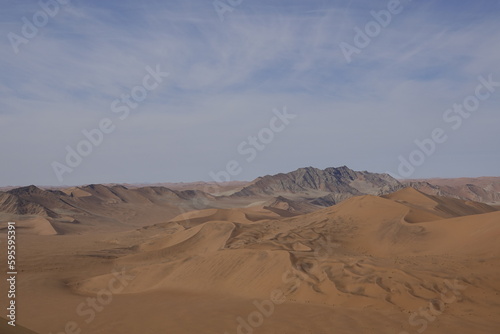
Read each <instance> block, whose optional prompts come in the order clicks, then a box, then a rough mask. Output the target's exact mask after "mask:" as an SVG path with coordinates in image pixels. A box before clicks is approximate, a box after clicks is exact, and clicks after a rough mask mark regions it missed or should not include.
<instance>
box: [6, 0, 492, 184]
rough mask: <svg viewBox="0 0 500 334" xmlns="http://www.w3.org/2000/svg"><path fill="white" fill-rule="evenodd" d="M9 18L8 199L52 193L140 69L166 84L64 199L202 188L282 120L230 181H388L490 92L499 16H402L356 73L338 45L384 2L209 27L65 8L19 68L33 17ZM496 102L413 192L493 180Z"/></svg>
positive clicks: (124, 7) (241, 18) (186, 11)
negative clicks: (85, 186)
mask: <svg viewBox="0 0 500 334" xmlns="http://www.w3.org/2000/svg"><path fill="white" fill-rule="evenodd" d="M10 2H11V3H10V5H6V6H4V7H3V8H4V10H3V11H2V13H1V14H0V20H1V21H2V24H1V25H0V35H2V36H4V38H3V39H2V45H1V46H2V47H1V49H0V64H1V66H2V71H1V73H0V130H1V131H2V136H3V140H2V142H1V143H0V154H1V156H2V169H1V171H2V173H1V178H0V184H4V185H6V184H28V183H36V184H55V183H57V179H56V178H55V176H54V173H53V171H52V170H51V167H50V163H51V162H52V161H53V160H58V159H59V160H61V159H62V158H63V157H64V147H65V146H66V145H71V144H74V143H76V142H78V140H80V139H81V138H80V136H81V132H80V131H81V130H82V129H83V128H85V127H91V126H95V124H96V123H97V122H98V121H99V119H101V118H102V117H106V115H111V111H110V103H111V102H112V101H113V100H114V99H116V98H119V97H120V95H121V94H123V93H126V92H128V91H130V88H131V87H133V86H135V85H137V84H138V83H139V82H140V80H142V77H143V76H144V68H145V66H147V65H154V64H161V66H162V69H164V70H166V71H168V72H169V73H170V76H169V77H168V79H166V80H165V82H164V84H162V86H161V88H159V89H158V90H155V91H154V92H152V93H151V95H150V96H148V99H147V100H146V101H144V103H142V104H141V106H140V108H138V109H137V110H135V111H134V112H133V115H131V117H130V118H129V119H128V120H127V121H126V122H124V123H122V124H119V128H118V130H117V131H116V132H115V133H113V135H112V136H111V137H110V139H109V140H108V141H107V142H106V143H105V144H104V145H103V146H102V147H99V148H98V150H96V152H95V153H93V154H92V156H89V158H88V160H87V161H86V162H85V163H84V164H83V165H82V167H81V168H80V169H79V170H78V171H76V172H75V173H73V174H71V175H70V176H68V178H67V181H66V182H67V183H69V184H79V183H90V182H125V181H127V182H142V181H151V182H153V181H180V180H184V181H187V180H196V179H205V180H207V179H209V177H208V172H209V171H210V170H215V169H217V168H219V167H220V164H223V163H224V162H225V161H227V160H228V159H230V158H231V155H233V154H234V152H235V149H234V146H235V145H237V144H238V143H239V142H241V140H243V139H244V138H245V137H246V136H248V135H250V134H252V132H253V131H255V130H258V129H259V128H260V127H261V126H263V125H264V124H265V122H266V121H267V120H268V117H269V115H270V112H271V110H272V109H273V108H276V107H282V106H284V105H286V106H288V108H289V109H290V110H291V111H293V112H294V113H296V114H299V115H300V121H299V120H297V122H295V123H294V124H293V126H290V128H289V129H287V132H286V133H284V134H283V135H282V136H281V135H280V138H279V140H278V141H277V142H276V144H273V145H272V147H269V148H268V149H266V152H265V154H263V155H262V156H260V157H259V159H257V160H256V161H255V162H254V163H253V164H252V165H251V166H248V168H247V169H246V170H245V171H244V172H243V173H242V174H241V175H239V178H242V179H251V178H253V177H256V176H258V175H260V174H266V173H270V172H276V171H286V170H290V169H293V168H296V167H300V166H308V165H316V166H319V167H326V166H331V165H333V166H335V165H344V164H347V165H349V166H352V167H353V168H359V169H368V170H374V171H380V172H385V171H387V170H390V169H391V168H392V166H394V165H395V164H396V163H397V156H398V155H399V154H400V153H401V152H404V151H405V150H407V149H408V147H410V146H411V145H412V143H413V140H414V138H415V137H418V136H425V135H426V134H427V132H428V131H429V130H430V129H432V128H434V127H436V126H437V125H438V124H439V122H440V118H441V116H442V112H443V111H444V110H445V109H446V108H448V107H449V105H450V104H452V103H453V102H454V101H457V100H460V99H462V98H463V97H464V96H465V95H467V94H469V93H470V90H471V89H473V88H474V85H475V82H476V81H477V76H478V75H481V74H482V75H487V74H489V73H494V75H496V76H495V77H496V78H497V79H498V80H499V81H500V71H498V59H500V43H499V42H500V37H499V35H498V34H497V33H496V32H497V31H498V30H499V28H500V22H498V19H497V18H498V14H499V13H500V6H499V5H498V4H497V3H495V2H489V1H482V2H481V1H480V2H474V3H472V2H471V3H470V4H462V3H461V4H453V6H451V5H449V4H447V3H445V2H444V1H433V2H425V3H423V2H418V1H413V2H411V3H409V4H408V5H407V6H405V9H404V11H403V12H402V13H401V14H399V15H398V16H396V17H394V18H393V21H392V22H391V24H390V25H389V26H388V27H387V28H384V30H383V31H382V32H381V33H380V35H379V36H378V37H377V38H376V39H374V40H373V41H372V42H371V44H370V45H369V47H367V48H366V49H364V50H363V52H361V53H360V54H359V55H357V56H356V59H355V61H353V62H352V63H351V64H347V63H346V61H345V59H344V57H343V55H342V52H341V50H340V48H339V43H340V42H342V41H347V42H352V39H353V37H354V30H353V28H354V27H355V26H359V27H362V26H364V24H366V23H367V22H368V21H369V20H370V19H372V18H371V16H370V11H371V10H381V9H384V8H386V6H387V1H363V2H358V1H356V2H353V1H346V0H344V1H319V0H318V1H310V2H307V3H304V2H303V1H290V2H287V3H286V4H284V3H281V2H279V1H271V2H269V1H263V0H245V1H244V2H243V3H242V5H241V6H238V7H237V8H236V9H235V10H234V11H233V12H231V14H230V15H228V16H227V19H225V20H224V22H220V20H219V18H218V15H217V13H216V12H215V10H214V8H213V6H212V3H211V2H210V1H189V2H186V1H184V2H181V1H168V2H165V1H148V2H146V3H137V2H133V1H106V2H99V1H78V0H73V1H71V3H70V4H69V5H66V6H61V9H60V12H59V13H58V14H57V15H56V16H55V17H54V18H52V19H51V20H50V22H48V23H47V25H46V26H44V27H43V28H41V29H40V31H39V33H38V35H37V36H36V37H35V38H33V39H32V40H30V41H29V43H27V44H25V45H24V44H23V45H20V52H19V53H18V54H15V53H14V52H13V50H12V47H11V45H10V43H9V40H8V39H7V37H6V36H7V34H8V33H9V32H15V33H20V30H21V27H22V24H23V22H22V20H21V19H22V17H23V16H25V17H27V18H30V16H32V15H33V13H35V12H36V11H37V10H39V9H40V8H39V5H38V4H37V2H34V1H10ZM499 101H500V94H497V95H495V96H493V97H492V98H491V99H489V100H488V101H487V102H486V103H485V104H484V105H483V106H482V107H481V110H480V111H478V112H477V114H475V115H474V117H473V118H471V121H470V122H469V123H468V124H467V126H466V127H464V130H463V132H461V133H460V134H459V133H457V134H456V135H457V138H456V139H451V140H450V141H449V142H448V143H446V147H444V148H443V151H442V152H443V153H442V155H439V154H436V156H435V157H434V158H433V160H430V161H429V162H428V163H427V164H426V166H425V168H423V169H421V170H420V171H419V172H417V173H416V174H415V177H418V176H448V175H449V176H457V175H460V174H465V173H466V174H469V175H482V174H494V173H497V170H498V165H499V163H500V160H498V158H496V160H495V159H492V158H490V157H491V156H497V157H498V156H500V155H499V154H498V153H499V149H498V145H496V144H495V141H494V140H491V138H492V136H494V135H496V132H498V131H497V129H496V127H497V125H498V120H499V119H498V118H499V116H498V110H497V109H498V108H497V106H498V102H499ZM495 122H496V123H495ZM460 136H463V137H460ZM466 136H467V137H468V139H467V143H468V145H463V140H464V139H463V138H464V137H466ZM478 147H480V148H481V151H482V152H486V153H484V155H483V156H484V157H488V158H484V159H485V160H484V161H487V162H488V163H482V162H481V161H482V160H481V159H483V158H481V157H478V156H477V154H476V153H475V152H476V150H477V149H478ZM444 156H446V159H445V160H443V159H441V158H440V157H444ZM469 157H474V159H469ZM201 161H202V163H201ZM458 165H460V167H457V166H458ZM418 173H420V174H418Z"/></svg>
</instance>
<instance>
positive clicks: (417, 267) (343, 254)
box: [0, 188, 500, 334]
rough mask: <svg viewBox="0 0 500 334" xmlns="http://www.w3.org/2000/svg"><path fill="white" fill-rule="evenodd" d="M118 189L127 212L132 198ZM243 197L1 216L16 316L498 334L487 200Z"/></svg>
mask: <svg viewBox="0 0 500 334" xmlns="http://www.w3.org/2000/svg"><path fill="white" fill-rule="evenodd" d="M97 190H98V191H100V192H105V191H107V190H106V189H104V188H98V189H97ZM94 191H95V190H94ZM142 191H143V192H144V191H145V190H142ZM65 192H66V193H67V194H72V196H73V197H75V198H79V200H80V201H82V198H83V201H90V198H91V195H92V193H88V192H86V191H85V190H82V189H79V188H78V189H67V190H65ZM107 196H109V198H110V203H111V202H112V201H113V198H114V197H113V196H116V195H115V194H108V195H107ZM127 196H130V195H127ZM85 198H87V199H85ZM128 198H129V202H128V204H127V205H129V211H128V212H132V211H133V210H132V209H131V208H132V207H134V206H137V207H139V204H137V201H139V198H136V199H135V202H134V199H133V198H130V197H128ZM141 198H142V197H141ZM251 200H252V202H251V203H249V204H247V205H241V204H242V202H241V201H239V200H238V201H236V200H235V201H233V202H230V201H226V202H224V204H223V205H219V207H218V208H217V207H213V208H208V209H201V210H192V208H189V209H180V210H179V208H178V207H176V208H174V207H173V206H172V207H169V210H170V214H165V210H159V209H158V208H155V207H151V208H153V209H152V210H151V211H150V212H149V213H148V214H147V215H144V217H141V213H144V212H145V211H147V210H146V209H145V208H142V209H140V210H139V209H138V210H137V211H136V212H135V213H134V214H133V215H132V217H133V219H135V220H137V221H139V220H140V222H137V223H136V224H135V225H134V223H133V222H132V219H125V221H127V222H129V223H128V224H126V225H125V227H124V226H119V225H118V224H115V223H114V222H110V223H109V224H101V225H95V226H93V227H92V228H90V227H85V228H81V229H80V228H76V227H73V228H66V229H65V228H62V227H61V226H62V222H61V221H59V222H58V223H56V224H51V219H49V218H47V217H45V218H44V217H43V215H10V216H8V215H7V214H4V215H3V216H2V222H3V221H6V220H10V219H16V220H17V224H18V226H19V228H18V238H17V245H18V263H19V264H18V267H19V275H18V286H17V289H18V296H17V303H18V314H17V321H18V324H19V325H22V326H25V327H26V328H29V329H30V330H32V331H34V332H36V333H54V334H55V333H58V334H59V333H73V332H74V333H80V332H79V330H80V331H81V333H123V334H126V333H134V334H135V333H179V334H183V333H186V334H188V333H219V334H224V333H228V334H233V333H245V334H250V333H263V334H268V333H269V334H271V333H273V334H278V333H279V334H281V333H283V334H285V333H287V334H294V333H297V334H299V333H300V334H304V333H311V334H312V333H314V334H330V333H332V334H333V333H396V334H399V333H422V332H425V333H454V332H457V333H499V332H500V319H499V318H498V314H499V312H500V295H499V293H500V270H499V269H498V268H499V265H500V257H499V255H500V243H499V242H498V240H499V238H500V211H498V210H497V209H496V208H495V207H492V206H489V205H487V204H483V203H478V202H473V201H466V200H460V199H456V198H447V197H438V196H431V195H426V194H424V193H422V192H419V191H417V190H415V189H413V188H404V189H402V190H399V191H396V192H393V193H390V194H386V195H383V196H375V195H363V196H354V197H352V198H350V199H347V200H345V201H343V202H341V203H340V204H337V205H334V206H331V207H326V208H323V209H317V210H314V211H312V212H309V211H311V210H304V212H299V211H297V209H296V208H295V209H293V208H291V206H290V205H291V204H290V203H292V202H285V201H283V200H281V201H277V202H274V203H273V202H272V201H269V200H268V199H266V198H263V199H262V201H255V198H253V197H252V199H251ZM141 201H142V199H141ZM81 203H86V202H81ZM276 203H277V204H276ZM87 204H88V203H87ZM143 204H144V205H145V206H147V205H150V204H148V203H143ZM270 204H276V205H271V206H269V205H270ZM82 205H83V204H82ZM107 205H108V207H107V208H108V209H109V206H111V207H112V206H113V205H118V204H116V203H115V204H109V203H108V204H107ZM305 207H306V208H307V209H310V208H311V207H310V206H309V205H306V206H305ZM105 208H106V207H105ZM89 209H90V207H89V206H87V207H86V210H89ZM291 209H293V210H291ZM102 210H104V208H103V207H102V206H97V204H96V207H95V208H94V214H95V213H96V212H98V213H101V214H104V213H103V211H102ZM179 211H180V214H178V213H179ZM176 213H177V215H176ZM114 215H119V216H122V215H124V213H123V212H119V210H116V212H114ZM169 216H171V218H169ZM82 217H83V216H82ZM165 217H167V218H165ZM92 219H94V218H92ZM108 219H110V218H109V217H108ZM92 221H94V220H92ZM148 222H150V223H151V224H148ZM67 224H70V225H71V222H68V223H67ZM2 227H4V225H2ZM2 238H5V235H3V236H2ZM4 263H5V262H2V265H4ZM2 270H4V268H3V267H2ZM4 300H5V299H2V302H3V301H4ZM1 307H2V308H4V307H6V305H5V304H2V305H1ZM0 326H3V327H0V328H1V329H2V333H32V332H30V331H29V330H25V329H22V328H20V327H16V328H15V330H13V329H14V328H12V327H11V326H6V325H4V323H1V324H0Z"/></svg>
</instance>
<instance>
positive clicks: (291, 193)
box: [232, 166, 403, 206]
mask: <svg viewBox="0 0 500 334" xmlns="http://www.w3.org/2000/svg"><path fill="white" fill-rule="evenodd" d="M402 187H403V186H402V185H401V183H400V182H399V181H398V180H396V179H395V178H393V177H392V176H390V175H388V174H378V173H370V172H367V171H363V172H358V171H353V170H352V169H350V168H348V167H346V166H342V167H338V168H334V167H331V168H326V169H324V170H321V169H318V168H313V167H307V168H299V169H297V170H295V171H293V172H290V173H286V174H283V173H280V174H276V175H266V176H263V177H259V178H257V179H256V180H254V181H253V182H251V183H250V184H249V185H247V186H246V187H244V188H243V189H242V190H240V191H238V192H236V193H234V194H233V195H232V196H237V197H245V196H246V197H251V196H283V197H286V198H288V197H293V198H296V197H303V198H309V199H310V200H311V203H313V204H316V205H321V206H330V205H333V204H335V203H338V202H340V201H342V200H344V199H347V198H350V197H353V196H359V195H383V194H387V193H390V192H393V191H396V190H398V189H401V188H402Z"/></svg>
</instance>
